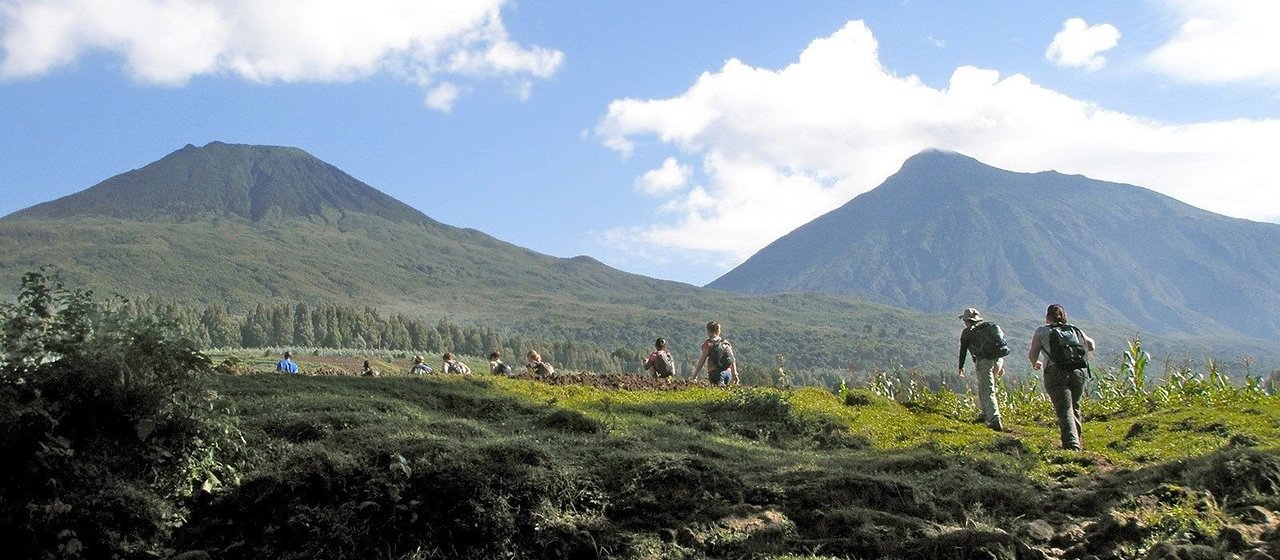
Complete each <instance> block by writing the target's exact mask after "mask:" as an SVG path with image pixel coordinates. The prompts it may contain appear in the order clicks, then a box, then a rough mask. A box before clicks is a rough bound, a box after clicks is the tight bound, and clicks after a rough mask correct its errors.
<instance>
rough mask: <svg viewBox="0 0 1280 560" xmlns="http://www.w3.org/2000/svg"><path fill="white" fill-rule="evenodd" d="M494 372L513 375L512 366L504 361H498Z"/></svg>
mask: <svg viewBox="0 0 1280 560" xmlns="http://www.w3.org/2000/svg"><path fill="white" fill-rule="evenodd" d="M493 372H494V373H496V374H498V375H511V366H509V365H507V364H505V363H503V362H498V365H497V366H495V367H494V369H493Z"/></svg>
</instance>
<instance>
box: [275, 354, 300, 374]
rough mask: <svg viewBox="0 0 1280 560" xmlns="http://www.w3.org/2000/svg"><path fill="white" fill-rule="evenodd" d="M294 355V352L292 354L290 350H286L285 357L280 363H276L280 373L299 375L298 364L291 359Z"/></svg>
mask: <svg viewBox="0 0 1280 560" xmlns="http://www.w3.org/2000/svg"><path fill="white" fill-rule="evenodd" d="M292 357H293V355H292V354H290V353H289V352H285V353H284V359H283V360H280V363H277V364H276V371H278V372H280V373H288V374H290V375H297V374H298V364H296V363H294V362H293V360H292V359H290V358H292Z"/></svg>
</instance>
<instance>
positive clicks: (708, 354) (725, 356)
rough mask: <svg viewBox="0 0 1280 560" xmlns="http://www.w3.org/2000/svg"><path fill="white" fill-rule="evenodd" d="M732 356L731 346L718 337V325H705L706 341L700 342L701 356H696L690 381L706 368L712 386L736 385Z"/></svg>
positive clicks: (735, 367) (734, 364)
mask: <svg viewBox="0 0 1280 560" xmlns="http://www.w3.org/2000/svg"><path fill="white" fill-rule="evenodd" d="M735 362H736V359H735V358H734V356H733V345H732V344H730V343H729V341H728V340H725V338H724V337H723V336H720V323H717V322H715V321H711V322H709V323H707V339H706V340H704V341H702V355H700V356H698V365H697V367H694V368H693V375H691V376H690V379H697V377H698V372H700V371H702V367H703V366H704V365H705V366H706V367H707V377H708V380H709V381H711V384H712V385H719V386H721V387H725V386H728V385H729V384H730V383H732V384H734V385H737V384H738V383H739V380H738V366H737V364H736V363H735Z"/></svg>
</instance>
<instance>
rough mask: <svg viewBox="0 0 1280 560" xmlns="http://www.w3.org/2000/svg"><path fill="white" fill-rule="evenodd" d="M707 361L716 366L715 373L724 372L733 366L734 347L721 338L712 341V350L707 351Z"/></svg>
mask: <svg viewBox="0 0 1280 560" xmlns="http://www.w3.org/2000/svg"><path fill="white" fill-rule="evenodd" d="M707 361H708V362H709V363H711V364H714V365H715V371H724V370H726V369H729V366H732V365H733V361H734V357H733V345H732V344H730V343H729V341H728V340H725V339H723V338H720V337H718V336H717V337H715V338H713V339H711V348H709V349H708V350H707Z"/></svg>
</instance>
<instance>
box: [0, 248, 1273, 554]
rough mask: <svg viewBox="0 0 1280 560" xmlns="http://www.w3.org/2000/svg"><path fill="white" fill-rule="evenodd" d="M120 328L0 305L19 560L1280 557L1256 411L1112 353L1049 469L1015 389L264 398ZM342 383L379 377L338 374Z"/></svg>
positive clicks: (240, 370) (252, 367) (55, 289)
mask: <svg viewBox="0 0 1280 560" xmlns="http://www.w3.org/2000/svg"><path fill="white" fill-rule="evenodd" d="M136 311H137V310H136V309H135V310H134V311H133V312H126V311H125V310H124V307H123V304H122V303H120V302H114V303H113V302H107V303H94V302H92V301H91V299H90V296H89V294H87V293H84V292H74V291H70V290H67V289H66V288H65V287H64V286H63V285H62V284H61V283H60V282H58V281H57V280H56V279H50V278H47V277H45V276H44V275H42V274H38V273H32V274H29V275H28V276H27V278H26V280H25V281H24V283H23V286H22V289H21V291H20V296H19V298H18V300H17V303H15V304H12V305H7V306H4V307H3V308H0V319H3V333H4V339H3V342H4V346H3V356H2V357H3V360H0V363H2V364H3V367H4V369H3V373H4V377H3V383H2V384H0V397H3V399H4V402H3V403H0V404H3V409H2V410H3V411H4V415H3V416H0V433H3V435H4V438H3V439H2V440H0V442H2V443H0V445H3V446H4V448H3V449H0V461H3V463H0V467H2V468H3V471H0V472H3V473H4V475H5V476H6V477H8V478H7V484H6V485H5V486H4V487H3V489H2V490H0V516H3V523H0V526H2V527H4V529H3V530H4V531H5V534H4V535H3V536H4V537H7V539H6V542H7V543H12V544H11V545H10V546H13V547H14V549H15V550H17V551H18V553H19V554H20V555H23V556H26V557H42V556H43V557H68V558H76V557H81V558H108V557H113V556H118V557H131V558H133V557H138V558H144V557H168V556H172V555H173V554H175V553H177V552H184V551H190V552H195V551H205V552H207V553H208V554H209V555H211V556H212V557H219V558H231V559H235V558H246V559H248V558H349V557H373V558H387V559H397V560H399V559H404V560H416V559H425V558H455V557H461V558H495V557H507V558H547V557H583V558H593V557H607V558H699V557H759V558H810V559H812V558H904V559H905V558H971V557H994V558H1010V559H1013V558H1084V557H1089V556H1096V557H1099V558H1138V557H1143V556H1145V555H1147V554H1157V553H1159V554H1164V555H1166V556H1172V557H1179V556H1180V555H1181V556H1182V557H1186V556H1188V555H1191V554H1200V556H1199V557H1204V555H1205V554H1209V555H1219V556H1221V555H1224V554H1239V555H1245V554H1264V553H1265V554H1270V555H1272V556H1275V555H1277V554H1280V546H1278V545H1277V544H1276V543H1280V516H1277V515H1276V513H1275V512H1276V511H1280V498H1277V496H1278V495H1280V429H1278V428H1280V397H1277V396H1275V395H1274V394H1271V393H1270V392H1269V391H1270V388H1269V387H1268V386H1267V384H1265V383H1263V382H1262V381H1261V380H1256V379H1253V378H1250V379H1249V380H1248V382H1247V383H1245V384H1243V385H1236V384H1232V383H1229V382H1227V381H1226V380H1225V378H1224V377H1223V376H1222V375H1221V374H1219V373H1218V372H1217V370H1216V369H1215V368H1214V367H1213V366H1212V365H1211V366H1210V367H1209V368H1208V370H1207V371H1206V372H1205V373H1203V374H1201V373H1198V372H1195V371H1193V370H1190V369H1178V368H1172V369H1169V370H1167V371H1166V372H1165V374H1164V376H1163V378H1159V376H1153V375H1152V374H1151V373H1150V372H1149V371H1148V369H1147V368H1148V364H1149V362H1150V360H1149V359H1145V358H1144V356H1145V354H1144V353H1143V350H1142V347H1141V344H1140V343H1139V342H1137V341H1135V342H1134V343H1133V345H1131V346H1130V347H1129V348H1128V352H1127V356H1128V359H1126V360H1125V361H1124V362H1123V364H1124V365H1123V366H1122V368H1120V369H1118V370H1115V371H1112V370H1109V369H1108V368H1104V367H1097V368H1095V374H1096V375H1097V376H1098V377H1097V379H1096V380H1095V381H1094V395H1095V397H1094V398H1091V399H1090V400H1088V401H1087V402H1086V403H1085V406H1084V409H1085V413H1086V418H1085V430H1084V442H1085V446H1086V449H1087V451H1086V452H1082V453H1076V452H1066V451H1062V450H1059V449H1057V430H1056V428H1055V427H1054V425H1053V422H1052V420H1051V419H1050V416H1051V414H1050V413H1049V408H1050V407H1049V404H1048V402H1047V400H1046V399H1044V398H1043V397H1042V396H1041V395H1039V393H1038V391H1036V389H1035V387H1034V385H1033V384H1031V383H1030V382H1029V381H1027V380H1022V381H1017V380H1013V379H1010V380H1008V381H1006V382H1005V383H1004V384H1003V387H1002V389H1001V393H1000V397H1001V399H1002V403H1001V404H1002V405H1003V406H1004V407H1005V408H1004V413H1005V424H1006V427H1008V428H1010V429H1011V431H1010V432H1005V433H1000V432H994V431H992V430H990V429H988V428H986V427H985V426H983V425H982V424H980V423H975V422H973V421H972V418H973V416H974V415H975V414H976V409H974V407H973V402H972V401H973V399H972V395H969V394H967V393H965V392H963V391H959V392H957V391H953V390H951V389H949V388H947V387H949V385H947V384H943V385H942V386H940V387H932V386H931V385H930V384H929V383H926V382H921V381H918V380H917V376H918V375H919V372H918V371H912V370H908V369H902V368H894V369H890V370H884V371H879V370H876V371H874V372H873V373H872V374H871V375H870V376H869V377H866V378H864V379H865V380H866V383H865V385H862V384H859V385H858V386H849V385H845V386H843V387H842V388H840V389H839V390H838V391H836V392H833V391H828V390H824V389H818V388H812V387H806V388H796V389H791V388H764V387H741V388H734V389H719V388H711V387H706V386H699V385H691V384H688V383H685V382H678V383H674V384H667V383H665V382H662V381H653V382H650V383H648V384H644V383H637V384H635V385H628V384H626V383H623V382H622V381H623V380H624V379H631V380H640V379H644V378H640V377H638V376H625V375H624V376H618V375H616V374H615V375H613V376H612V377H611V376H606V375H592V374H586V375H580V374H574V375H570V376H565V377H564V378H561V379H553V380H546V381H543V380H534V379H530V378H515V379H511V378H505V377H495V376H489V375H483V374H474V375H470V376H456V375H428V376H422V377H415V376H410V375H407V374H406V373H405V371H406V370H407V359H406V358H407V356H406V355H405V353H404V352H403V351H395V350H386V351H371V350H369V349H354V350H353V349H348V350H324V351H322V350H318V349H317V350H314V351H308V352H298V356H297V357H298V361H299V362H300V363H301V365H302V367H303V370H304V372H306V373H307V374H308V375H300V376H284V375H278V374H273V373H270V370H271V369H272V367H273V365H274V362H275V360H276V359H277V358H278V353H277V352H276V351H275V350H272V349H267V350H254V351H219V352H218V353H217V354H215V355H214V357H213V359H212V360H211V359H210V358H209V357H207V356H206V355H205V354H203V353H201V352H199V351H197V350H196V347H195V346H194V345H193V344H192V342H191V341H189V340H186V339H183V338H181V337H178V336H175V335H174V333H175V332H176V330H177V327H176V325H173V324H165V323H162V322H157V321H156V320H155V319H154V318H151V317H147V316H141V317H139V316H137V314H136ZM362 359H369V360H370V361H371V363H372V364H373V365H374V366H375V367H378V368H380V369H382V370H383V372H384V375H383V376H382V377H379V378H370V377H359V376H356V375H353V373H354V371H356V369H357V366H356V364H358V363H359V362H360V361H362ZM214 361H217V362H220V363H219V365H218V366H217V367H216V371H220V372H221V373H214V371H215V369H214V368H211V367H210V364H211V363H212V362H214ZM468 362H470V363H471V364H472V366H473V369H474V370H475V371H477V372H482V371H485V368H484V367H483V365H482V364H483V362H482V361H480V360H478V359H477V358H474V357H473V358H470V359H468ZM775 363H776V364H777V366H778V367H784V366H785V367H790V366H789V364H788V363H787V361H786V360H784V359H782V358H778V359H777V360H776V362H775ZM477 366H479V367H477ZM566 380H568V381H571V382H565V381H566ZM619 386H621V387H628V386H641V387H645V386H647V387H650V388H648V389H633V390H627V389H618V388H615V387H619ZM1210 557H1212V556H1210Z"/></svg>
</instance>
